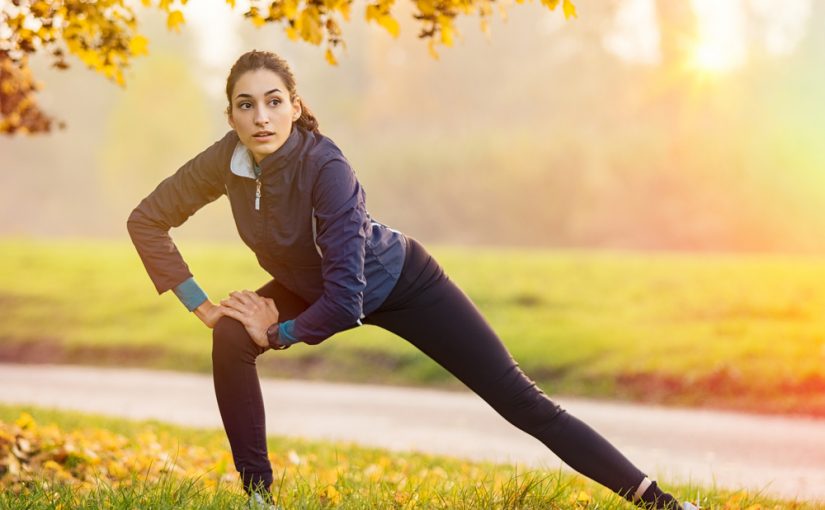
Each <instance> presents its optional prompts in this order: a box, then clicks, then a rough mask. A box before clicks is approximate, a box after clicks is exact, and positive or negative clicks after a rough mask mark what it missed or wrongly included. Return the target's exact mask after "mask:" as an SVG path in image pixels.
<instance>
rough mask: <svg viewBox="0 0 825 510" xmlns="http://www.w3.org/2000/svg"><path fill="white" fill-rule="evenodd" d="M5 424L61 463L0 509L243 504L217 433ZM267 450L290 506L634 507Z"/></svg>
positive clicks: (305, 444)
mask: <svg viewBox="0 0 825 510" xmlns="http://www.w3.org/2000/svg"><path fill="white" fill-rule="evenodd" d="M23 412H26V413H29V414H31V415H32V417H33V420H27V421H28V425H25V426H24V425H21V426H20V427H25V428H23V429H21V428H17V429H14V428H13V427H14V426H13V425H12V424H13V423H14V422H15V421H17V420H18V419H19V418H21V417H23V416H24V415H23V414H22V413H23ZM54 427H56V428H57V429H58V431H55V430H53V429H51V428H54ZM20 430H23V431H24V432H20ZM49 430H51V431H49ZM4 431H5V432H4ZM15 431H17V432H15ZM12 432H15V434H16V435H21V437H26V438H28V439H29V440H30V441H31V442H32V444H35V445H36V446H37V447H38V448H39V449H38V450H37V451H38V452H39V454H38V455H39V456H40V457H39V458H40V459H41V460H43V459H44V458H49V459H57V460H58V463H60V464H61V466H60V467H59V468H58V467H57V464H56V463H55V462H54V461H52V462H51V467H46V464H47V462H45V461H43V462H42V463H40V464H34V463H30V465H31V466H34V468H33V470H32V472H31V473H27V475H26V476H24V477H20V476H18V477H17V478H16V479H15V476H13V475H12V474H10V473H9V472H7V471H4V470H2V469H0V508H3V509H5V508H14V509H23V508H26V509H32V510H35V509H37V510H39V509H54V510H62V509H69V508H71V509H98V508H111V509H114V510H121V509H123V510H125V509H132V508H143V509H172V508H175V509H178V508H192V509H202V508H205V509H212V508H225V509H234V508H238V509H240V508H243V505H244V503H245V496H244V494H243V493H242V491H241V488H240V481H239V476H238V475H237V472H236V471H235V470H234V466H233V465H232V463H231V456H229V453H228V451H229V447H228V442H227V441H226V437H225V435H224V432H223V431H222V430H208V429H193V428H185V427H179V426H172V425H168V424H164V423H161V422H158V421H154V420H152V421H139V422H138V421H127V420H123V419H115V418H108V417H103V416H99V415H88V414H80V413H75V412H64V411H57V410H52V409H46V408H39V407H31V406H10V405H3V404H0V452H2V453H3V454H4V455H8V453H9V450H10V447H9V446H8V443H4V442H3V441H4V437H6V438H8V437H14V436H15V434H11V433H12ZM4 433H5V434H7V435H6V436H4V435H3V434H4ZM69 444H71V445H73V448H71V449H70V450H71V451H72V452H74V453H73V456H72V458H71V460H68V459H65V458H63V457H61V456H60V452H61V451H64V450H65V449H66V445H69ZM268 448H269V457H270V461H271V463H272V465H273V471H274V474H275V482H274V483H273V486H272V492H273V494H274V495H275V497H276V499H277V500H278V501H279V503H280V504H282V505H284V506H285V508H289V509H299V508H300V509H322V508H342V509H374V508H380V509H402V508H404V509H412V508H421V509H429V508H434V509H435V508H443V509H450V510H452V509H468V510H469V509H480V508H484V509H534V508H535V509H537V508H542V509H567V508H570V509H585V508H587V509H590V508H593V509H597V508H601V509H606V510H619V509H630V508H635V507H634V506H633V505H631V504H630V503H628V502H626V501H625V500H623V499H622V498H620V497H619V496H618V495H617V494H615V493H613V492H611V491H610V490H608V489H606V488H604V487H602V486H600V485H598V484H596V483H595V482H593V481H591V480H589V479H587V478H585V477H583V476H580V475H577V474H575V473H568V472H563V471H561V470H553V471H548V470H543V469H538V468H525V467H523V466H519V465H516V464H513V465H509V464H493V463H483V462H482V463H472V462H466V461H463V460H460V459H455V458H450V457H445V456H438V455H426V454H418V453H399V452H389V451H386V450H381V449H374V448H362V447H359V446H357V445H355V444H353V443H348V442H325V441H308V440H301V439H295V438H284V437H277V436H269V437H268ZM43 456H45V457H43ZM168 458H172V459H173V460H172V461H171V462H169V461H164V463H163V468H164V469H159V468H158V459H168ZM112 459H114V460H112ZM227 459H229V461H227ZM152 461H154V463H155V464H154V465H155V468H154V469H152V467H151V466H152ZM108 462H115V463H122V464H123V465H145V466H149V467H147V468H145V469H143V468H141V469H133V470H132V471H131V472H129V473H126V474H123V475H119V476H114V475H111V474H110V475H109V476H108V478H107V476H103V475H101V474H100V473H103V470H102V466H105V465H107V463H108ZM175 467H177V469H175ZM92 470H93V472H94V473H97V474H96V475H95V476H94V477H93V478H92V477H90V476H88V473H89V472H90V471H92ZM56 471H60V472H62V473H69V472H70V473H72V475H73V476H72V477H71V478H69V479H63V480H62V481H60V480H58V481H56V480H55V478H54V476H52V475H51V474H50V473H54V472H56ZM116 471H117V470H116V469H114V470H112V471H110V473H114V472H116ZM23 479H25V482H24V481H22V480H23ZM92 481H94V483H92ZM658 482H659V484H660V485H661V486H663V488H664V489H665V490H668V491H669V492H671V493H672V494H674V496H676V497H677V498H680V499H681V500H691V501H693V502H695V503H699V504H700V505H701V506H702V507H703V508H704V509H706V510H710V509H713V508H725V509H734V508H743V509H744V508H749V509H751V510H767V509H785V508H788V509H800V510H803V509H805V510H807V509H814V508H818V507H817V506H816V505H815V504H814V503H805V502H799V501H780V500H774V499H769V498H766V497H763V496H761V495H760V494H758V493H756V492H749V491H744V490H741V491H730V490H721V489H717V488H715V487H711V488H708V487H701V486H696V485H675V484H671V483H668V482H667V481H666V480H661V479H659V480H658ZM753 505H758V506H753Z"/></svg>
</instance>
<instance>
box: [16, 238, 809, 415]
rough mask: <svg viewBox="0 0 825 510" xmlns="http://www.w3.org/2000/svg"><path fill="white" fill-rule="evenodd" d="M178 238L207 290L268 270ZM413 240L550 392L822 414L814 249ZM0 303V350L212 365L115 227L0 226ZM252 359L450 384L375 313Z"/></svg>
mask: <svg viewBox="0 0 825 510" xmlns="http://www.w3.org/2000/svg"><path fill="white" fill-rule="evenodd" d="M173 233H174V232H173ZM177 244H178V247H179V248H180V250H181V252H182V254H183V256H184V258H185V260H186V261H187V263H188V264H189V266H190V269H191V270H192V272H193V274H194V275H195V276H196V278H197V280H198V282H199V283H200V284H201V286H202V287H203V288H204V289H205V290H206V292H207V293H208V294H209V296H210V297H211V299H212V300H213V302H217V301H218V300H220V299H222V298H223V297H225V296H226V295H227V294H228V293H229V292H230V291H232V290H239V289H253V290H254V289H257V288H259V287H261V286H262V285H263V284H264V283H266V282H267V281H268V279H269V276H268V275H267V274H266V273H265V272H264V271H263V270H262V269H261V268H260V267H258V266H257V263H256V261H255V258H254V256H253V254H252V253H251V252H249V251H248V250H247V249H246V248H245V247H243V246H242V245H241V244H240V242H238V243H236V244H233V245H231V246H229V245H210V244H200V243H193V242H186V243H183V242H178V243H177ZM427 248H428V249H429V250H430V251H431V253H432V254H433V255H434V256H435V257H436V259H437V260H438V261H439V262H440V263H441V264H442V265H443V266H444V268H445V270H446V271H447V274H448V275H449V276H450V277H451V278H452V279H453V280H454V281H455V282H457V283H458V284H459V286H460V287H461V288H462V289H464V290H465V292H466V293H467V294H468V295H469V296H470V297H471V298H472V300H473V301H474V302H475V303H476V304H477V305H478V306H479V308H480V309H481V311H482V312H483V314H484V316H485V317H486V318H487V319H488V320H489V321H490V323H491V324H492V326H493V328H494V329H495V331H496V332H497V333H498V334H499V336H500V337H501V339H502V341H503V342H504V343H505V345H506V346H507V348H508V349H509V350H510V351H511V353H512V354H513V356H514V358H515V359H516V360H517V361H518V362H519V363H520V364H521V366H522V368H523V369H524V371H525V373H527V375H528V376H530V377H531V378H533V379H534V380H536V381H537V382H538V383H539V385H540V386H541V387H542V388H543V389H544V390H545V392H547V393H548V394H550V395H560V394H565V395H581V396H592V397H605V398H612V399H627V400H639V401H651V402H659V403H664V404H677V405H695V406H711V407H722V408H729V409H743V410H753V411H761V412H776V413H797V414H808V415H817V416H825V391H823V390H825V260H823V259H818V258H806V257H780V256H756V255H722V254H705V255H699V254H678V253H630V252H595V251H552V250H526V249H503V248H457V247H444V246H429V245H428V246H427ZM0 306H2V307H3V309H4V314H3V316H4V320H3V322H2V325H0V358H3V359H15V360H24V361H25V360H29V361H33V360H37V361H54V362H62V363H96V364H104V365H117V366H123V365H141V366H147V367H157V368H167V369H175V370H187V371H196V372H209V371H210V370H211V331H210V330H209V329H207V328H206V327H205V326H203V325H202V324H201V323H200V321H199V320H198V319H197V318H196V317H195V316H194V315H192V314H189V313H188V312H187V311H186V309H185V308H184V307H183V305H182V304H181V303H180V302H179V301H178V300H177V298H176V297H175V296H174V294H173V293H172V292H167V293H165V294H164V295H162V296H158V295H157V293H156V292H155V290H154V287H153V286H152V284H151V281H150V280H149V278H148V276H147V274H146V272H145V269H144V268H143V265H142V264H141V262H140V259H139V258H138V256H137V253H136V251H135V249H134V247H133V246H132V245H131V243H129V241H128V239H127V240H125V241H124V242H103V241H87V240H63V241H52V240H49V241H45V240H32V239H21V238H17V239H12V238H6V239H3V240H0ZM258 364H259V370H260V373H261V374H262V375H264V376H267V375H269V376H281V377H299V378H307V379H326V380H340V381H356V382H381V383H386V384H404V385H426V386H435V387H441V388H446V389H465V388H464V386H463V385H462V384H461V383H460V382H458V381H457V380H455V379H454V378H453V376H452V375H450V374H449V373H448V372H447V371H446V370H444V369H443V368H441V367H440V366H439V365H437V364H436V363H435V362H434V361H432V360H431V359H429V358H428V357H427V356H425V355H424V354H422V353H420V352H419V351H418V350H416V349H415V348H414V347H412V346H411V345H410V344H408V343H407V342H406V341H404V340H403V339H401V338H399V337H397V336H394V335H392V334H390V333H388V332H386V331H384V330H382V329H380V328H378V327H375V326H364V327H362V328H357V329H355V330H350V331H347V332H344V333H341V334H338V335H335V336H333V337H331V338H329V339H327V340H326V341H325V342H323V343H322V344H320V345H318V346H307V345H305V344H301V345H298V346H296V348H292V349H288V350H286V351H281V352H276V351H270V352H268V353H266V354H265V355H263V356H262V357H261V358H260V359H259V361H258Z"/></svg>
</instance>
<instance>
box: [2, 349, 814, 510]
mask: <svg viewBox="0 0 825 510" xmlns="http://www.w3.org/2000/svg"><path fill="white" fill-rule="evenodd" d="M261 386H262V389H263V392H264V398H265V405H266V410H267V431H268V432H269V433H271V434H282V435H299V436H303V437H307V438H322V439H335V440H346V441H355V442H358V443H361V444H364V445H371V446H378V447H384V448H389V449H392V450H419V451H426V452H430V453H442V454H448V455H452V456H457V457H465V458H468V459H477V460H481V459H484V460H492V461H501V462H518V463H522V464H524V465H529V466H535V467H546V468H549V469H557V468H558V467H559V466H560V465H563V464H562V463H561V461H560V460H559V459H558V457H556V456H555V455H553V454H552V452H550V451H549V450H548V449H547V448H546V447H545V446H544V445H543V444H541V443H540V442H539V441H538V440H536V439H535V438H533V437H531V436H529V435H528V434H526V433H524V432H522V431H520V430H518V429H516V428H514V427H513V426H512V425H510V424H509V423H508V422H507V421H505V420H504V419H503V418H502V417H501V416H499V415H498V414H497V413H496V412H495V411H494V410H493V409H492V408H491V407H489V406H488V405H487V403H486V402H484V401H483V400H481V398H479V397H478V396H476V395H475V394H473V393H470V392H467V393H465V394H462V393H456V392H443V391H437V390H425V389H413V388H398V387H384V386H373V385H360V384H339V383H321V382H309V381H295V380H279V379H264V380H262V384H261ZM551 397H552V396H551ZM554 400H556V401H557V402H558V403H560V404H561V405H562V406H563V407H564V408H565V409H567V411H568V412H570V413H572V414H574V415H575V416H577V417H578V418H580V419H582V420H584V421H585V422H587V423H588V424H589V425H590V426H592V427H593V428H595V429H596V430H598V431H599V432H600V433H602V434H603V435H604V436H605V437H607V438H608V439H609V440H610V441H611V442H613V444H615V445H616V446H617V447H618V448H619V449H620V450H621V451H622V452H623V453H624V454H625V455H626V456H627V457H628V458H629V459H630V460H632V461H633V462H634V463H635V464H636V465H638V466H639V467H640V468H641V469H642V470H644V471H645V472H646V473H647V474H648V475H649V476H651V477H652V478H655V479H657V480H658V481H659V483H660V485H662V486H664V487H665V488H667V487H668V486H669V484H670V483H671V482H673V481H677V480H681V481H685V482H687V481H694V482H697V483H702V484H707V485H708V486H710V485H712V484H713V483H714V482H715V483H716V485H717V486H724V487H729V488H748V489H751V490H763V491H764V493H769V494H772V495H778V496H782V497H786V498H794V497H798V498H799V499H806V500H818V501H822V502H823V504H825V420H813V419H803V418H799V419H796V418H780V417H766V416H756V415H747V414H737V413H730V412H718V411H704V410H681V409H672V408H663V407H654V406H644V405H633V404H625V403H611V402H601V401H593V400H582V399H575V398H564V397H554ZM0 401H3V402H8V403H21V404H23V403H28V404H37V405H42V406H52V407H57V408H62V409H73V410H80V411H88V412H96V413H102V414H108V415H113V416H122V417H126V418H137V419H143V418H155V419H158V420H163V421H166V422H171V423H178V424H182V425H190V426H197V427H218V428H220V427H221V421H220V415H219V414H218V407H217V403H216V401H215V394H214V389H213V386H212V379H211V377H209V376H204V375H198V374H184V373H177V372H164V371H152V370H143V369H112V368H92V367H80V366H67V365H16V364H5V363H3V364H0ZM290 431H291V433H290ZM295 431H300V433H296V432H295Z"/></svg>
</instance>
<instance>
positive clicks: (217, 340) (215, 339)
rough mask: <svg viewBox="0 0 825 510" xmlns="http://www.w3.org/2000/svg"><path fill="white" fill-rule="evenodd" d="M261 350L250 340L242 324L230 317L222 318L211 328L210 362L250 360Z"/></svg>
mask: <svg viewBox="0 0 825 510" xmlns="http://www.w3.org/2000/svg"><path fill="white" fill-rule="evenodd" d="M261 352H262V349H261V348H260V347H259V346H258V345H257V344H256V343H255V342H254V341H253V340H252V338H251V337H250V336H249V333H248V332H247V331H246V328H245V327H244V325H243V323H241V322H240V321H238V320H237V319H234V318H232V317H227V316H223V317H221V318H220V319H218V322H217V323H216V324H215V327H214V328H212V362H213V363H216V362H226V361H229V360H236V359H244V360H247V361H249V360H252V361H254V360H255V358H256V357H257V356H258V355H259V354H260V353H261Z"/></svg>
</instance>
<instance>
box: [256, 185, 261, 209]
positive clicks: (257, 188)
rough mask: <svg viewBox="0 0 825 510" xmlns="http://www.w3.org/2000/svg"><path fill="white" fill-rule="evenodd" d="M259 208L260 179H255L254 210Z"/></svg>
mask: <svg viewBox="0 0 825 510" xmlns="http://www.w3.org/2000/svg"><path fill="white" fill-rule="evenodd" d="M260 209H261V179H255V210H256V211H259V210H260Z"/></svg>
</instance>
